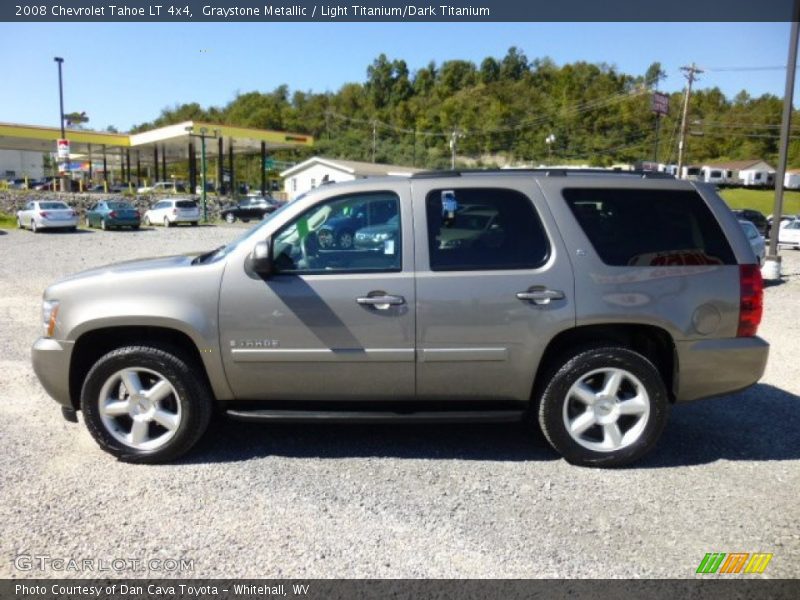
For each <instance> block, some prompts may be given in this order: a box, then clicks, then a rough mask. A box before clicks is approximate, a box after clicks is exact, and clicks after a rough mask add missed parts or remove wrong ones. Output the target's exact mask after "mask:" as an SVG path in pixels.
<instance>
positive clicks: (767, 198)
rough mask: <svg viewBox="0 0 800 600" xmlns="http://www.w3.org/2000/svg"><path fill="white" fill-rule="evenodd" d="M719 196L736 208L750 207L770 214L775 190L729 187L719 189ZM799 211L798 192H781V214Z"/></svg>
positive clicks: (794, 213) (799, 194) (792, 213)
mask: <svg viewBox="0 0 800 600" xmlns="http://www.w3.org/2000/svg"><path fill="white" fill-rule="evenodd" d="M719 195H720V196H722V198H723V199H724V200H725V202H727V204H728V206H730V207H731V208H733V209H736V208H752V209H754V210H757V211H759V212H761V213H763V214H764V215H771V214H772V209H773V207H774V205H775V190H748V189H746V188H731V189H727V190H720V194H719ZM798 213H800V192H797V191H789V190H786V191H784V192H783V214H785V215H796V214H798Z"/></svg>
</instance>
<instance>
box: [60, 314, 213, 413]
mask: <svg viewBox="0 0 800 600" xmlns="http://www.w3.org/2000/svg"><path fill="white" fill-rule="evenodd" d="M149 344H151V345H155V346H159V347H166V348H175V349H177V350H181V351H183V352H185V358H186V360H187V361H189V362H191V363H193V364H194V365H195V366H197V368H198V369H200V372H201V373H202V375H201V376H202V377H203V378H204V379H205V382H206V383H207V384H208V386H209V389H212V390H213V389H214V386H213V385H212V383H211V381H210V379H209V377H208V371H207V368H206V365H205V364H204V361H203V357H202V356H201V355H200V350H199V349H198V348H197V345H196V344H195V342H194V340H192V338H191V337H189V335H187V334H186V333H184V332H182V331H178V330H177V329H170V328H168V327H158V326H116V327H105V328H101V329H93V330H91V331H87V332H85V333H83V334H81V336H80V337H78V339H77V340H76V341H75V345H74V347H73V350H72V356H71V360H70V365H69V396H70V402H71V403H72V407H73V408H74V409H75V410H79V409H80V397H81V388H82V387H83V382H84V380H85V379H86V375H87V373H88V372H89V370H90V369H91V368H92V365H94V363H95V362H97V360H98V359H99V358H100V357H101V356H103V355H105V354H107V353H108V352H111V351H112V350H114V349H116V348H121V347H123V346H129V345H137V346H139V345H149Z"/></svg>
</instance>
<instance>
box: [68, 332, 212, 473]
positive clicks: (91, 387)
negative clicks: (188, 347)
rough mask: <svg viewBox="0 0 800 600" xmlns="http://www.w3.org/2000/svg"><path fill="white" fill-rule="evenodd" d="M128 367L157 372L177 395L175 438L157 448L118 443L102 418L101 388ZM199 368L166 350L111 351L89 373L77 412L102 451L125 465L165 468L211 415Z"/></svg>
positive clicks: (199, 433)
mask: <svg viewBox="0 0 800 600" xmlns="http://www.w3.org/2000/svg"><path fill="white" fill-rule="evenodd" d="M126 368H141V369H149V370H152V371H155V372H157V373H158V374H159V375H160V376H162V377H163V378H164V379H166V380H167V381H168V382H169V383H170V384H171V385H172V386H173V388H174V389H175V391H176V392H177V398H175V397H174V396H172V399H173V400H172V401H174V402H179V403H180V411H181V418H180V423H179V425H178V426H177V429H176V431H175V433H174V435H173V437H172V438H170V439H169V440H168V441H167V442H166V443H165V444H164V445H162V446H160V447H158V448H156V449H152V450H142V449H138V448H133V447H131V446H128V445H126V444H124V443H122V442H121V441H119V440H117V439H116V438H115V437H114V435H112V434H111V432H110V431H109V430H108V428H107V427H106V425H105V424H104V423H103V419H102V417H101V415H100V409H99V401H100V391H101V389H102V387H103V385H104V384H105V383H106V382H107V381H108V380H109V379H110V378H111V377H112V376H113V375H114V374H115V373H117V372H119V371H120V370H122V369H126ZM201 368H202V367H201V366H199V365H197V364H195V363H194V361H190V360H187V359H186V358H184V356H183V353H182V352H181V351H180V350H177V349H174V348H170V347H167V346H165V347H157V346H126V347H122V348H118V349H116V350H113V351H112V352H109V353H108V354H106V355H105V356H103V357H102V358H100V359H99V360H98V361H97V362H96V363H95V364H94V366H93V367H92V368H91V369H90V371H89V373H88V374H87V375H86V379H85V380H84V383H83V388H82V390H81V410H83V414H84V420H85V421H86V426H87V428H88V429H89V432H90V433H91V434H92V437H94V439H95V441H96V442H97V443H98V444H99V446H100V447H101V448H102V449H103V450H104V451H106V452H108V453H109V454H112V455H113V456H115V457H117V458H118V459H119V460H121V461H124V462H133V463H151V464H152V463H163V462H168V461H171V460H174V459H176V458H177V457H179V456H181V455H182V454H184V453H185V452H186V451H188V450H189V449H190V448H191V447H192V446H194V445H195V443H197V441H198V440H199V439H200V438H201V437H202V435H203V433H204V432H205V431H206V429H207V427H208V422H209V419H210V417H211V413H212V408H213V397H212V394H211V390H210V389H209V387H208V384H207V383H206V381H205V379H204V378H203V377H202V376H198V373H197V372H198V370H199V369H201Z"/></svg>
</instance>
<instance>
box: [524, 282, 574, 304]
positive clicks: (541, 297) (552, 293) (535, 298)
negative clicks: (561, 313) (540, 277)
mask: <svg viewBox="0 0 800 600" xmlns="http://www.w3.org/2000/svg"><path fill="white" fill-rule="evenodd" d="M517 298H519V299H520V300H525V301H526V302H532V303H533V304H537V305H539V306H544V305H545V304H550V301H551V300H562V299H563V298H564V292H562V291H560V290H550V289H547V288H546V287H543V286H534V287H532V288H530V289H529V290H528V291H527V292H518V293H517Z"/></svg>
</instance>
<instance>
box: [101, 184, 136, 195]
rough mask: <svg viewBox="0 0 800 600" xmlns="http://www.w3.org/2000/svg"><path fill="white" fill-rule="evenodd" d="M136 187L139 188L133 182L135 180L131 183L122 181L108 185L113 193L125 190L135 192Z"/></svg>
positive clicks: (121, 192) (122, 192) (120, 192)
mask: <svg viewBox="0 0 800 600" xmlns="http://www.w3.org/2000/svg"><path fill="white" fill-rule="evenodd" d="M136 189H137V188H136V184H135V183H133V182H131V183H122V182H120V183H115V184H114V185H110V186H109V187H108V191H109V193H111V194H124V193H125V192H129V191H134V192H135V191H136Z"/></svg>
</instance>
